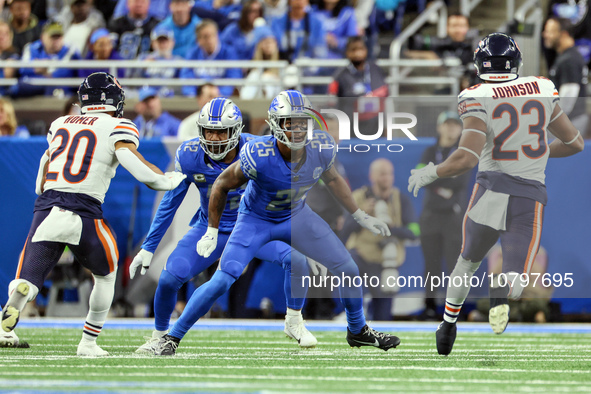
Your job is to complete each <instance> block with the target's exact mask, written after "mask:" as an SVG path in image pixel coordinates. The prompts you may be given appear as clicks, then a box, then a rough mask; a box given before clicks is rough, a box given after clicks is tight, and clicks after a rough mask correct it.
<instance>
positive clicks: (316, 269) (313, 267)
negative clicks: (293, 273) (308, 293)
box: [306, 257, 328, 276]
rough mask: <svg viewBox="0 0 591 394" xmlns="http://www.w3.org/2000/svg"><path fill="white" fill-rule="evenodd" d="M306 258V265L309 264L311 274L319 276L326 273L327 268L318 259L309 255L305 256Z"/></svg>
mask: <svg viewBox="0 0 591 394" xmlns="http://www.w3.org/2000/svg"><path fill="white" fill-rule="evenodd" d="M306 259H307V260H308V265H309V266H310V271H312V275H320V276H327V275H328V268H326V267H325V266H324V265H322V264H320V263H319V262H318V261H316V260H313V259H311V258H309V257H307V258H306Z"/></svg>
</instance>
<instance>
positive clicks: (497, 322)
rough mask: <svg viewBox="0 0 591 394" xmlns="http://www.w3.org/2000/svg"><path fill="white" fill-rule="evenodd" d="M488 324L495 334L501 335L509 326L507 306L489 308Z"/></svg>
mask: <svg viewBox="0 0 591 394" xmlns="http://www.w3.org/2000/svg"><path fill="white" fill-rule="evenodd" d="M488 322H489V323H490V326H491V328H492V330H493V332H494V333H495V334H502V333H503V332H504V331H505V329H506V328H507V325H508V324H509V305H508V304H501V305H497V306H495V307H492V308H490V311H489V312H488Z"/></svg>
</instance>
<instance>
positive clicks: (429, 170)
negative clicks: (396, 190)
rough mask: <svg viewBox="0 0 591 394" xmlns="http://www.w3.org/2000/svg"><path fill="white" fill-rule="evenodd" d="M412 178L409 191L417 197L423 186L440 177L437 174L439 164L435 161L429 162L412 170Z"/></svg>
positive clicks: (409, 180)
mask: <svg viewBox="0 0 591 394" xmlns="http://www.w3.org/2000/svg"><path fill="white" fill-rule="evenodd" d="M410 174H411V175H410V178H408V191H409V192H412V194H413V195H414V196H415V197H416V196H417V194H419V189H420V188H421V187H424V186H427V185H428V184H430V183H432V182H433V181H435V180H436V179H437V178H439V175H437V166H436V165H435V164H433V163H429V164H427V165H426V166H425V167H423V168H421V169H420V170H416V169H415V170H410Z"/></svg>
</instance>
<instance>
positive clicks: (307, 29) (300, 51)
mask: <svg viewBox="0 0 591 394" xmlns="http://www.w3.org/2000/svg"><path fill="white" fill-rule="evenodd" d="M271 28H272V29H273V33H274V34H275V38H276V39H277V43H278V44H279V53H280V54H281V58H282V59H285V60H289V61H290V62H293V61H294V60H296V59H297V58H299V57H309V58H325V57H326V55H327V52H326V32H325V30H324V26H323V24H322V21H321V20H320V18H319V17H318V16H317V15H316V13H315V12H314V11H313V10H312V9H311V8H310V5H309V1H308V0H289V11H288V13H287V14H285V15H283V16H281V17H278V18H277V19H274V20H273V21H272V22H271Z"/></svg>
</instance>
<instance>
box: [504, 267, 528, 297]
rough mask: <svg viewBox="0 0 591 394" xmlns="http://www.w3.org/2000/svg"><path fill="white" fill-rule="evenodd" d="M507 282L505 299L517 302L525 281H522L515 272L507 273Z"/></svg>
mask: <svg viewBox="0 0 591 394" xmlns="http://www.w3.org/2000/svg"><path fill="white" fill-rule="evenodd" d="M507 281H508V283H509V286H510V287H509V294H508V295H507V298H509V299H510V300H518V299H519V298H520V297H521V294H522V293H523V289H524V288H525V283H524V282H525V281H523V280H522V278H521V275H520V274H518V273H517V272H515V271H510V272H507Z"/></svg>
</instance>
